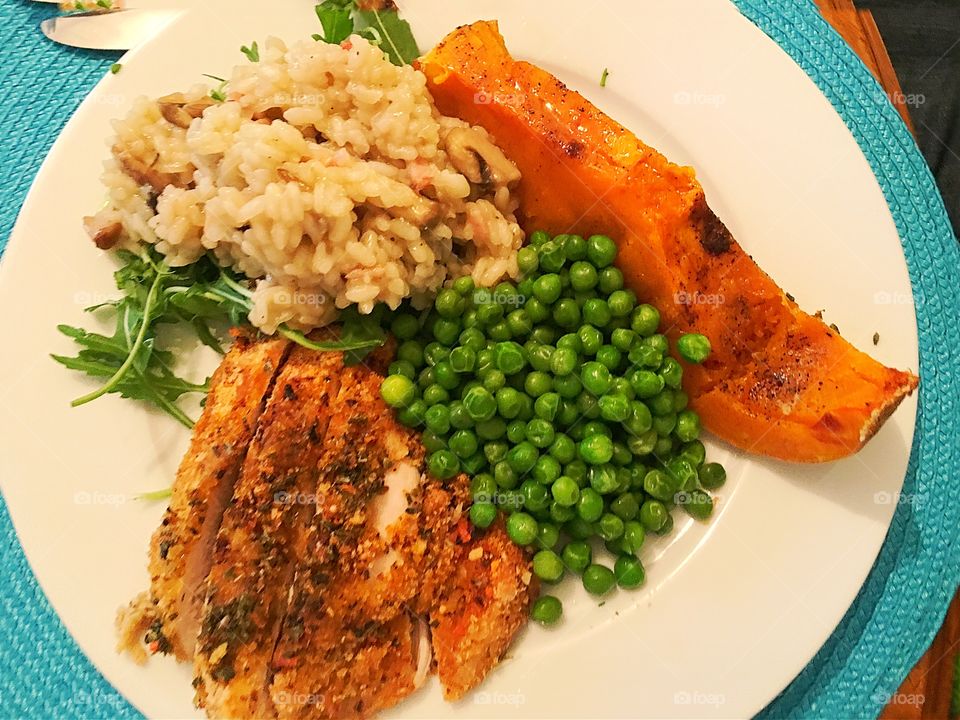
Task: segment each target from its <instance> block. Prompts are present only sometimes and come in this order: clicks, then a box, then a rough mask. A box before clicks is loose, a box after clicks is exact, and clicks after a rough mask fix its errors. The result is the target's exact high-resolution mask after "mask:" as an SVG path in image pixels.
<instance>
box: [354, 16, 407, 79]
mask: <svg viewBox="0 0 960 720" xmlns="http://www.w3.org/2000/svg"><path fill="white" fill-rule="evenodd" d="M355 16H356V20H357V28H358V31H359V34H360V35H361V36H363V37H365V38H366V39H367V40H369V41H370V42H372V43H374V44H375V45H379V46H380V49H381V50H383V52H384V53H385V54H386V56H387V57H388V58H389V59H390V62H392V63H393V64H394V65H410V64H411V63H412V62H413V61H414V60H416V59H417V58H418V57H420V48H419V47H417V41H416V40H415V39H414V37H413V30H411V29H410V23H408V22H407V21H406V20H403V19H402V18H401V17H400V14H399V13H398V12H397V10H396V7H395V6H392V5H391V6H390V9H384V10H377V9H376V8H374V9H372V10H361V9H359V8H358V9H357V11H356V12H355Z"/></svg>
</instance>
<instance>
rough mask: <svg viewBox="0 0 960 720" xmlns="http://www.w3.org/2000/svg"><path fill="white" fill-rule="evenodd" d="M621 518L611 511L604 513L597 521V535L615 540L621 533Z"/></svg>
mask: <svg viewBox="0 0 960 720" xmlns="http://www.w3.org/2000/svg"><path fill="white" fill-rule="evenodd" d="M623 528H624V525H623V520H621V519H620V518H618V517H617V516H616V515H614V514H613V513H604V514H603V515H601V516H600V519H599V520H598V521H597V535H599V536H600V537H601V538H603V539H604V540H616V539H617V538H618V537H621V536H622V535H623Z"/></svg>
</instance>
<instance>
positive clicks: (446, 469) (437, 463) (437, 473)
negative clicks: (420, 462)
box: [427, 450, 460, 480]
mask: <svg viewBox="0 0 960 720" xmlns="http://www.w3.org/2000/svg"><path fill="white" fill-rule="evenodd" d="M427 467H428V468H429V469H430V472H431V473H432V474H433V475H434V477H437V478H439V479H441V480H447V479H449V478H452V477H453V476H454V475H456V474H457V473H458V472H460V460H459V458H457V456H456V455H455V454H454V453H453V451H451V450H437V451H436V452H435V453H432V454H431V455H430V457H429V458H428V459H427Z"/></svg>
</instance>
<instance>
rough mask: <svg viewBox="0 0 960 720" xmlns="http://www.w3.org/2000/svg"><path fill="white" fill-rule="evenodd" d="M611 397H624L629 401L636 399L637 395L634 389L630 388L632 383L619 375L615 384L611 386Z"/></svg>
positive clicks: (615, 378)
mask: <svg viewBox="0 0 960 720" xmlns="http://www.w3.org/2000/svg"><path fill="white" fill-rule="evenodd" d="M610 394H611V395H623V396H624V397H625V398H626V399H627V400H633V399H634V398H636V396H637V394H636V393H635V392H634V391H633V388H632V387H630V383H629V382H628V381H627V379H626V378H625V377H623V376H621V375H617V376H615V377H614V378H613V384H612V385H611V386H610Z"/></svg>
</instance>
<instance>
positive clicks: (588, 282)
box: [570, 260, 597, 292]
mask: <svg viewBox="0 0 960 720" xmlns="http://www.w3.org/2000/svg"><path fill="white" fill-rule="evenodd" d="M596 284H597V269H596V268H595V267H594V266H593V265H591V264H590V263H588V262H584V261H582V260H581V261H577V262H575V263H573V265H571V266H570V287H572V288H573V289H574V290H575V291H577V292H584V291H586V290H592V289H593V288H594V287H595V286H596Z"/></svg>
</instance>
